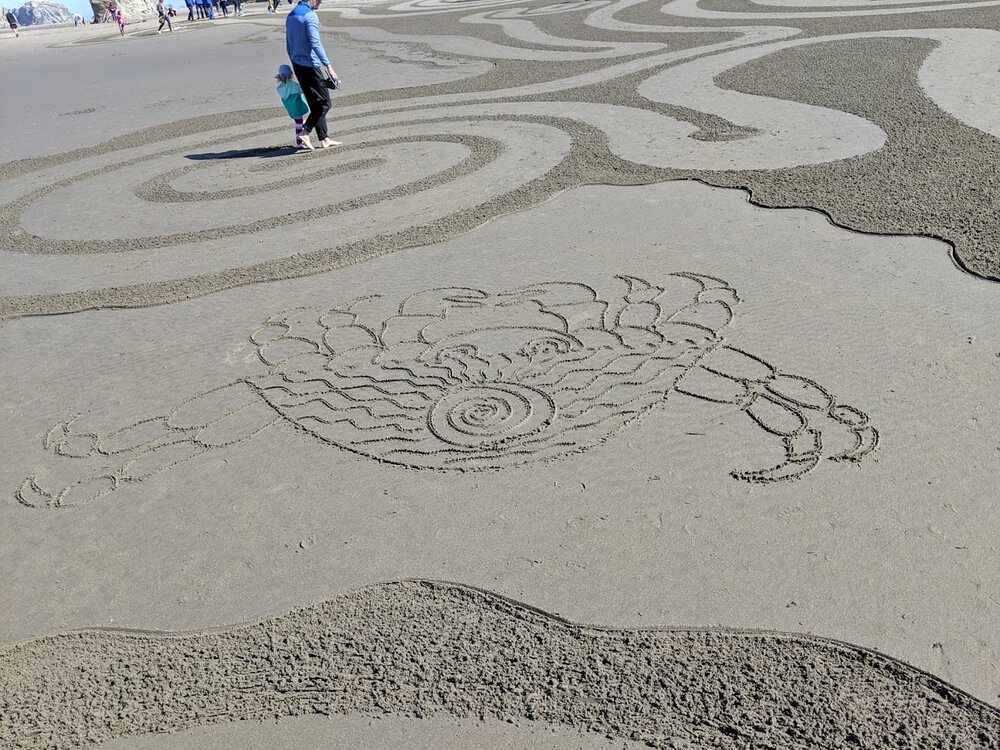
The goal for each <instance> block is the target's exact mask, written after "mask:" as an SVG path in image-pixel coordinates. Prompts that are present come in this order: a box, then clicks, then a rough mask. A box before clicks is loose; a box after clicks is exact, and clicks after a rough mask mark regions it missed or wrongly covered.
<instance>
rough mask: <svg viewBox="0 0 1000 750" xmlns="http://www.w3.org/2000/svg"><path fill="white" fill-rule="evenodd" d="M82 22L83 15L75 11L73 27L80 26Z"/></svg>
mask: <svg viewBox="0 0 1000 750" xmlns="http://www.w3.org/2000/svg"><path fill="white" fill-rule="evenodd" d="M81 23H83V16H81V15H80V14H79V13H74V14H73V27H74V28H75V27H77V26H79V25H80V24H81Z"/></svg>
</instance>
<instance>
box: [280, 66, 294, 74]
mask: <svg viewBox="0 0 1000 750" xmlns="http://www.w3.org/2000/svg"><path fill="white" fill-rule="evenodd" d="M291 74H292V66H291V65H279V66H278V75H279V76H290V75H291Z"/></svg>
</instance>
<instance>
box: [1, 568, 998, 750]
mask: <svg viewBox="0 0 1000 750" xmlns="http://www.w3.org/2000/svg"><path fill="white" fill-rule="evenodd" d="M0 663H2V664H3V666H4V669H3V670H0V674H2V678H0V700H2V701H3V705H7V706H9V707H13V710H12V711H9V712H7V713H5V714H4V715H3V716H2V717H0V731H3V732H4V733H5V734H4V736H7V737H12V738H14V739H15V740H17V741H20V742H22V743H24V745H23V746H25V747H32V746H37V747H41V746H43V745H44V744H45V743H47V742H50V741H51V740H53V739H55V740H57V741H60V742H61V744H62V746H66V747H69V746H71V745H72V744H73V743H74V742H76V741H77V740H78V739H80V738H83V737H86V738H87V739H88V740H89V741H91V742H94V741H106V740H110V739H113V738H116V737H123V736H128V735H133V734H140V733H149V732H164V731H167V732H169V731H177V730H179V729H183V728H187V727H193V726H198V725H204V724H213V723H220V722H227V721H236V720H240V719H264V718H274V717H279V716H294V715H308V714H316V713H321V714H327V713H368V714H397V715H398V714H403V715H432V714H441V715H446V714H450V715H454V716H460V717H461V716H467V715H470V714H472V715H477V716H482V717H498V718H502V719H514V718H521V719H529V720H531V719H539V720H543V721H546V722H548V723H551V724H555V725H561V726H569V727H575V728H587V729H590V730H591V731H598V732H605V733H607V734H609V735H610V736H613V737H619V738H622V739H631V740H635V741H645V742H648V743H650V744H651V745H652V746H654V747H663V748H669V747H673V746H674V745H673V744H672V743H673V740H674V739H675V738H676V739H683V740H687V741H688V742H693V743H695V745H696V746H697V745H699V744H705V745H710V746H727V745H731V744H732V742H733V741H734V740H739V741H741V742H742V745H743V746H754V747H757V746H774V747H786V746H788V745H787V743H788V740H789V732H793V736H794V737H795V738H797V739H796V743H797V744H796V746H803V747H811V748H818V749H827V748H829V749H830V750H832V749H833V748H841V747H844V746H849V745H851V744H852V743H854V744H857V745H859V746H876V745H878V744H879V742H880V741H881V740H882V739H884V738H885V737H889V736H896V734H897V733H898V732H903V733H904V734H905V736H906V737H907V739H908V741H910V742H911V744H912V745H913V746H924V747H930V746H935V745H944V744H947V745H948V746H955V747H958V746H969V747H972V746H976V745H977V744H981V742H982V740H983V739H984V738H988V737H989V736H990V735H991V734H994V735H995V733H996V731H997V729H1000V711H997V710H996V709H994V708H991V707H990V706H988V705H987V704H985V703H983V702H981V701H979V700H977V699H975V698H973V697H972V696H970V695H968V694H967V693H964V692H963V691H961V690H959V689H957V688H955V687H953V686H951V685H949V684H947V683H945V682H944V681H942V680H940V679H938V678H936V677H934V676H932V675H929V674H927V673H926V672H923V671H921V670H919V669H916V668H914V667H911V666H910V665H908V664H906V663H904V662H901V661H899V660H896V659H893V658H891V657H888V656H885V655H882V654H879V653H878V652H875V651H872V650H869V649H864V648H860V647H858V646H854V645H851V644H848V643H845V642H842V641H835V640H831V639H826V638H821V637H816V636H807V635H801V634H790V633H779V632H772V631H759V630H744V629H735V628H733V629H729V628H652V629H618V628H604V627H595V626H592V625H583V624H577V623H573V622H571V621H569V620H566V619H564V618H562V617H559V616H558V615H553V614H550V613H546V612H544V611H542V610H540V609H538V608H535V607H532V606H530V605H526V604H523V603H520V602H517V601H515V600H512V599H508V598H505V597H502V596H499V595H497V594H493V593H491V592H487V591H484V590H482V589H476V588H473V587H469V586H463V585H460V584H453V583H445V582H437V581H427V580H404V581H397V582H394V583H384V584H377V585H374V586H369V587H366V588H362V589H358V590H355V591H352V592H349V593H345V594H342V595H340V596H338V597H336V598H335V599H332V600H330V601H328V602H326V603H324V604H318V605H313V606H310V607H305V608H302V609H298V610H295V611H293V612H290V613H288V614H286V615H282V616H279V617H274V618H271V619H268V620H264V621H262V622H258V623H254V624H249V625H239V626H234V627H228V628H214V629H206V630H201V631H198V632H194V633H169V634H166V633H162V632H155V631H122V630H107V629H93V630H84V631H75V632H72V633H64V634H62V635H57V636H48V637H43V638H38V639H33V640H31V641H27V642H24V643H20V644H16V645H13V646H8V647H4V648H2V649H0ZM136 670H141V674H142V679H137V678H136V677H135V675H136ZM76 695H84V696H86V700H83V701H78V700H74V699H72V696H76ZM820 706H821V707H822V709H821V710H817V707H820ZM147 709H152V710H147ZM46 746H49V745H46ZM55 746H60V745H59V742H57V744H56V745H55Z"/></svg>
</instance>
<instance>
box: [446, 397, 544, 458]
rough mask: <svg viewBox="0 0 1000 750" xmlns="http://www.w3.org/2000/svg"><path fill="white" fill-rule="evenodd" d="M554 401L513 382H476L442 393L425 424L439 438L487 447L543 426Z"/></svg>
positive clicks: (476, 446) (517, 438)
mask: <svg viewBox="0 0 1000 750" xmlns="http://www.w3.org/2000/svg"><path fill="white" fill-rule="evenodd" d="M555 411H556V407H555V403H554V402H553V401H552V399H551V398H550V397H549V396H547V395H546V394H544V393H542V392H541V391H539V390H536V389H534V388H528V387H526V386H523V385H518V384H515V383H490V384H486V385H475V386H471V387H466V388H462V389H461V390H457V391H452V392H450V393H447V394H445V395H444V396H443V397H442V398H441V399H440V400H438V402H437V403H436V404H434V406H433V407H432V408H431V410H430V413H429V415H428V425H429V427H430V429H431V431H432V432H433V433H434V434H435V435H436V436H437V437H438V438H440V439H441V440H442V441H444V442H446V443H451V444H452V445H455V446H459V447H462V448H477V449H483V448H489V447H491V446H497V445H500V444H504V443H509V442H512V441H515V440H520V439H523V438H526V437H529V436H531V435H534V434H537V433H539V432H541V431H542V430H544V429H545V428H546V427H548V426H549V425H550V424H551V423H552V419H553V417H554V416H555Z"/></svg>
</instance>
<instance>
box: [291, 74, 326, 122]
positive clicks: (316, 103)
mask: <svg viewBox="0 0 1000 750" xmlns="http://www.w3.org/2000/svg"><path fill="white" fill-rule="evenodd" d="M292 70H294V71H295V77H296V78H298V79H299V86H301V87H302V93H303V94H305V97H306V101H307V102H308V103H309V117H307V118H306V130H308V131H309V132H310V133H315V134H316V137H317V138H319V139H320V140H321V141H323V140H326V138H327V137H328V136H329V135H330V132H329V131H328V130H327V127H326V113H327V112H329V111H330V89H328V88H327V87H326V86H324V85H323V81H324V79H325V78H326V75H325V74H324V72H323V69H322V68H306V67H304V66H302V65H296V64H295V63H292Z"/></svg>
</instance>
